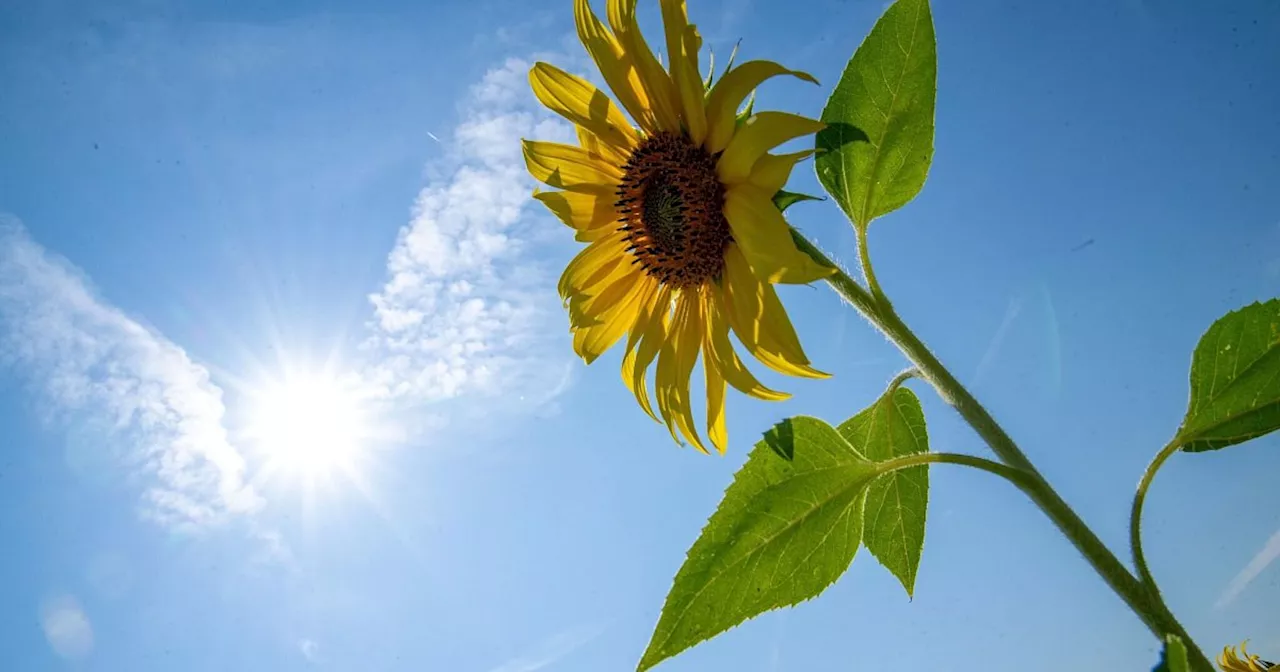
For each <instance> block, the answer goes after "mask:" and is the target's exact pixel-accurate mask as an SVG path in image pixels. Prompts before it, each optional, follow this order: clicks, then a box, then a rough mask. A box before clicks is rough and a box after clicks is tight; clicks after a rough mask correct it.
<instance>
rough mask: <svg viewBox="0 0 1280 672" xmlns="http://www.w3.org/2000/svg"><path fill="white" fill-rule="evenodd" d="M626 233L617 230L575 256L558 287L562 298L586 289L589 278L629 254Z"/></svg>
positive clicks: (589, 284)
mask: <svg viewBox="0 0 1280 672" xmlns="http://www.w3.org/2000/svg"><path fill="white" fill-rule="evenodd" d="M625 235H626V234H625V233H623V232H621V231H615V232H613V233H612V234H610V235H608V236H605V237H604V238H601V239H600V240H597V241H596V242H594V243H591V244H590V245H588V246H587V247H586V249H584V250H582V251H581V252H579V253H578V254H577V256H575V257H574V258H573V259H572V260H571V261H570V262H569V263H568V264H566V265H565V267H564V273H562V274H561V275H560V282H559V283H558V284H557V285H556V289H557V290H558V291H559V292H560V298H561V299H567V298H568V297H569V295H570V294H573V293H576V292H584V291H586V290H587V289H588V288H589V287H590V286H591V284H592V283H590V282H589V280H590V279H591V278H592V277H594V276H595V274H596V273H597V272H599V271H600V270H601V269H602V268H604V267H605V266H606V265H608V264H610V263H612V264H615V265H616V264H618V263H619V262H620V261H621V260H622V258H623V257H624V256H628V255H627V253H626V248H625V247H623V245H622V241H623V239H624V237H625Z"/></svg>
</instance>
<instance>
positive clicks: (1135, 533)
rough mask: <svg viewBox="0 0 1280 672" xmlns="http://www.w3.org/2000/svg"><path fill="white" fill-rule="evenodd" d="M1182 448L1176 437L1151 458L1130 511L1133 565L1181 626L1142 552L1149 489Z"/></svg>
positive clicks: (1158, 604) (1158, 603)
mask: <svg viewBox="0 0 1280 672" xmlns="http://www.w3.org/2000/svg"><path fill="white" fill-rule="evenodd" d="M1180 448H1182V442H1180V441H1178V440H1177V439H1176V438H1175V439H1174V440H1172V441H1170V442H1169V443H1168V444H1167V445H1166V446H1165V447H1164V448H1162V449H1160V452H1159V453H1158V454H1157V455H1156V456H1155V459H1153V460H1151V464H1149V465H1147V469H1146V471H1144V472H1143V473H1142V480H1141V481H1139V482H1138V489H1137V491H1136V492H1134V494H1133V508H1132V509H1130V511H1129V547H1130V550H1131V551H1132V553H1133V566H1134V567H1135V568H1136V569H1137V570H1138V580H1139V581H1140V582H1142V585H1143V586H1144V587H1145V588H1146V589H1147V591H1148V593H1149V595H1150V598H1151V602H1152V603H1153V604H1154V605H1155V606H1156V607H1157V608H1159V609H1161V610H1163V611H1164V614H1165V616H1166V617H1167V618H1168V619H1169V621H1170V622H1172V623H1173V624H1175V625H1177V626H1178V627H1179V628H1181V627H1182V624H1180V623H1178V619H1177V618H1175V617H1174V615H1173V612H1172V611H1171V610H1170V609H1169V606H1168V605H1167V604H1166V603H1165V601H1164V596H1163V595H1161V594H1160V586H1159V584H1157V583H1156V579H1155V577H1154V576H1153V575H1152V574H1151V569H1150V567H1148V566H1147V557H1146V554H1144V553H1143V552H1142V507H1143V505H1144V504H1146V501H1147V490H1148V489H1150V488H1151V482H1152V481H1154V480H1155V477H1156V472H1158V471H1160V467H1162V466H1164V463H1165V461H1167V460H1168V459H1169V458H1170V457H1172V456H1173V454H1174V453H1176V452H1178V450H1179V449H1180ZM1183 641H1184V642H1185V643H1186V644H1187V645H1188V646H1191V647H1194V643H1193V642H1191V641H1190V640H1189V639H1186V637H1185V636H1184V637H1183Z"/></svg>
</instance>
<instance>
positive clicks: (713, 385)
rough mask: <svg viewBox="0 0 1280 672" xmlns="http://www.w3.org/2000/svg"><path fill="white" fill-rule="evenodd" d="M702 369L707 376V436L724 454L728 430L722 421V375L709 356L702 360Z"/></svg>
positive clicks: (723, 387) (726, 446) (723, 389)
mask: <svg viewBox="0 0 1280 672" xmlns="http://www.w3.org/2000/svg"><path fill="white" fill-rule="evenodd" d="M702 369H703V371H704V372H705V373H706V378H707V436H708V437H709V438H710V439H711V445H713V446H715V447H716V450H717V451H719V452H720V454H721V455H724V451H725V449H726V448H728V446H729V431H728V430H727V429H726V428H725V423H724V395H725V385H724V376H722V375H720V371H719V370H718V369H717V367H716V365H715V364H714V363H713V362H712V361H711V359H710V358H707V359H704V360H703V361H702Z"/></svg>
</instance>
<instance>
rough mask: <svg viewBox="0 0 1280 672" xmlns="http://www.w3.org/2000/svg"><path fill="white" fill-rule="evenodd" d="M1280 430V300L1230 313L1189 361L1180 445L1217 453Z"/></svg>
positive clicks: (1222, 319) (1203, 341) (1192, 450)
mask: <svg viewBox="0 0 1280 672" xmlns="http://www.w3.org/2000/svg"><path fill="white" fill-rule="evenodd" d="M1276 429H1280V299H1272V300H1270V301H1268V302H1266V303H1254V304H1252V305H1250V306H1246V307H1244V308H1241V309H1240V310H1237V311H1234V312H1231V313H1227V314H1226V316H1224V317H1222V318H1221V319H1219V320H1218V321H1217V322H1214V323H1213V326H1212V327H1209V330H1208V331H1206V332H1205V333H1204V336H1201V337H1200V343H1199V344H1198V345H1196V352H1195V355H1193V356H1192V358H1191V403H1190V405H1189V407H1188V408H1187V417H1185V418H1184V419H1183V420H1182V428H1181V429H1179V430H1178V438H1177V439H1176V440H1177V441H1178V442H1179V443H1181V444H1182V446H1183V450H1187V451H1191V452H1199V451H1203V450H1216V449H1218V448H1225V447H1227V446H1231V445H1234V444H1237V443H1242V442H1244V441H1248V440H1249V439H1256V438H1258V437H1259V436H1262V435H1263V434H1267V433H1269V432H1273V431H1275V430H1276Z"/></svg>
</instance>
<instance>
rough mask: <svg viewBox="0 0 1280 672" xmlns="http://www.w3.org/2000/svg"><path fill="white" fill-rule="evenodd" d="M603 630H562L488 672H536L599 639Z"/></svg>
mask: <svg viewBox="0 0 1280 672" xmlns="http://www.w3.org/2000/svg"><path fill="white" fill-rule="evenodd" d="M604 630H605V626H603V625H579V626H575V627H572V628H569V629H567V630H562V631H560V632H558V633H556V634H554V635H552V636H550V637H548V638H546V639H544V640H543V641H541V642H539V643H538V645H537V646H535V647H533V649H531V650H529V651H527V652H525V653H523V654H521V655H520V656H517V657H515V658H512V659H511V660H508V661H506V662H504V663H502V664H501V665H499V666H497V667H495V668H493V669H492V670H490V671H489V672H537V670H541V669H543V668H546V667H549V666H551V665H554V664H555V663H557V662H559V661H560V660H562V659H564V658H565V657H566V656H568V655H570V654H572V653H573V652H574V651H577V650H578V649H580V648H582V647H583V646H586V645H587V644H588V643H590V642H591V641H592V640H594V639H595V638H596V637H599V636H600V635H601V634H602V633H603V632H604Z"/></svg>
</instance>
